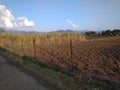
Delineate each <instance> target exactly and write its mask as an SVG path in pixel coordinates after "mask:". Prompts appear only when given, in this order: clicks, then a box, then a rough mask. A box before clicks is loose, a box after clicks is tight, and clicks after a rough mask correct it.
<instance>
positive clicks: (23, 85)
mask: <svg viewBox="0 0 120 90" xmlns="http://www.w3.org/2000/svg"><path fill="white" fill-rule="evenodd" d="M0 90H48V89H47V88H46V87H44V86H42V85H40V84H39V83H38V82H37V81H36V80H35V79H34V78H32V77H31V76H29V75H27V74H26V73H24V72H22V71H20V70H19V69H17V68H16V67H14V66H11V65H9V64H8V63H7V62H6V60H5V58H3V57H2V56H0Z"/></svg>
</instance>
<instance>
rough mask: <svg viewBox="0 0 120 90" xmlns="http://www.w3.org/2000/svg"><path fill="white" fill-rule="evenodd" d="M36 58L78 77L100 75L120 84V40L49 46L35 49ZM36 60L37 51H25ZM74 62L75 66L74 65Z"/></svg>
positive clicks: (99, 40) (106, 39)
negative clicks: (70, 71) (69, 71)
mask: <svg viewBox="0 0 120 90" xmlns="http://www.w3.org/2000/svg"><path fill="white" fill-rule="evenodd" d="M36 49H37V50H36V52H37V53H36V58H37V59H38V60H42V61H43V62H47V63H49V64H55V65H58V66H61V67H64V68H66V69H68V70H71V68H72V64H73V71H74V72H75V73H77V74H79V75H81V74H82V75H92V76H93V75H97V76H98V77H101V78H109V79H114V80H120V38H117V37H115V38H105V39H104V38H102V39H94V40H88V41H81V42H77V41H76V42H73V43H72V58H71V49H70V43H69V42H68V43H65V44H56V43H50V44H47V45H41V46H37V47H36ZM25 54H26V55H27V56H30V57H31V56H33V57H34V49H33V50H32V49H31V51H29V50H25ZM71 59H72V62H71Z"/></svg>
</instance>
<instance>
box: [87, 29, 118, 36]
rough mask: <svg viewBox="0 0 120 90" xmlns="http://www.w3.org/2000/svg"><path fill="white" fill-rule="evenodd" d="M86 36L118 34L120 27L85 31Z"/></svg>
mask: <svg viewBox="0 0 120 90" xmlns="http://www.w3.org/2000/svg"><path fill="white" fill-rule="evenodd" d="M85 34H86V35H87V36H120V29H114V30H104V31H101V32H96V31H89V32H85Z"/></svg>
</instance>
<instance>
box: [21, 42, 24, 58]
mask: <svg viewBox="0 0 120 90" xmlns="http://www.w3.org/2000/svg"><path fill="white" fill-rule="evenodd" d="M21 49H22V53H23V56H25V53H24V47H23V43H22V40H21Z"/></svg>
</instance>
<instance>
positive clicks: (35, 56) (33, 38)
mask: <svg viewBox="0 0 120 90" xmlns="http://www.w3.org/2000/svg"><path fill="white" fill-rule="evenodd" d="M35 44H36V43H35V39H34V38H33V46H34V58H35V59H36V45H35Z"/></svg>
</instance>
